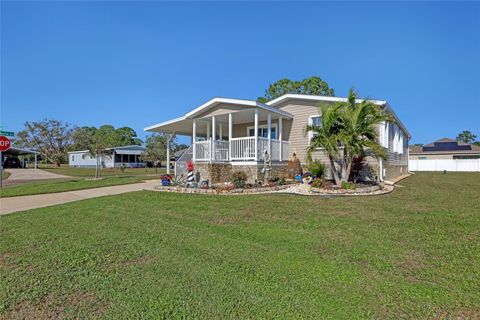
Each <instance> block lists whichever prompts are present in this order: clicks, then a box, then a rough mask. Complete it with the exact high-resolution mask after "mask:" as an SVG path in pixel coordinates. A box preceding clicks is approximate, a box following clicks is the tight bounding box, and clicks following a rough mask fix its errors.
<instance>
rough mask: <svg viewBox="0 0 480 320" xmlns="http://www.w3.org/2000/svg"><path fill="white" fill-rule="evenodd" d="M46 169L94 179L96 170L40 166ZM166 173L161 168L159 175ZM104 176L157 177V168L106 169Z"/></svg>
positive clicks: (103, 172) (65, 166) (66, 166)
mask: <svg viewBox="0 0 480 320" xmlns="http://www.w3.org/2000/svg"><path fill="white" fill-rule="evenodd" d="M39 168H40V169H44V170H47V171H50V172H53V173H58V174H63V175H67V176H72V177H94V176H95V168H73V167H69V166H68V165H62V166H61V167H56V166H53V165H40V166H39ZM162 173H165V168H159V169H158V170H157V175H160V174H162ZM101 175H102V176H134V175H143V176H144V175H155V168H126V169H125V170H124V171H123V172H122V170H120V168H104V169H102V171H101Z"/></svg>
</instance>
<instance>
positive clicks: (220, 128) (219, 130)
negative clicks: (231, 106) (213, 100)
mask: <svg viewBox="0 0 480 320" xmlns="http://www.w3.org/2000/svg"><path fill="white" fill-rule="evenodd" d="M222 137H223V125H222V124H221V123H219V124H218V140H222Z"/></svg>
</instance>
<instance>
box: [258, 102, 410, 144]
mask: <svg viewBox="0 0 480 320" xmlns="http://www.w3.org/2000/svg"><path fill="white" fill-rule="evenodd" d="M289 99H303V100H313V101H329V102H347V100H348V99H347V98H341V97H328V96H314V95H308V94H293V93H289V94H284V95H283V96H281V97H278V98H276V99H273V100H272V101H269V102H267V103H266V104H267V105H269V106H275V105H278V104H279V103H282V102H284V101H286V100H289ZM365 100H366V99H356V100H355V102H357V103H361V102H363V101H365ZM368 100H369V101H371V102H372V103H374V104H376V105H379V106H385V107H386V108H387V110H388V112H390V113H391V114H392V115H393V117H394V118H395V120H396V121H397V123H398V125H399V126H400V127H401V128H402V129H403V131H405V133H406V134H407V135H408V137H409V138H411V137H412V135H411V134H410V132H409V131H408V130H407V127H405V125H404V124H403V123H402V121H400V119H399V118H398V116H397V114H396V113H395V111H393V109H392V107H391V106H390V104H388V102H387V101H386V100H371V99H368Z"/></svg>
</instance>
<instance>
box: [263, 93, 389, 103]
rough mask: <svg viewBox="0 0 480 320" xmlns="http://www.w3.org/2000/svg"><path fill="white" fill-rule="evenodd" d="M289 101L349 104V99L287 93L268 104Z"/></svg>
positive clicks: (380, 101)
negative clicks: (300, 100) (301, 100)
mask: <svg viewBox="0 0 480 320" xmlns="http://www.w3.org/2000/svg"><path fill="white" fill-rule="evenodd" d="M289 99H303V100H313V101H329V102H347V98H341V97H329V96H314V95H309V94H294V93H287V94H284V95H283V96H281V97H278V98H276V99H273V100H271V101H268V102H267V103H266V104H267V105H269V106H275V105H277V104H279V103H282V102H284V101H285V100H289ZM364 100H365V99H356V100H355V102H363V101H364ZM369 100H370V101H371V102H372V103H374V104H377V105H384V104H385V103H387V101H384V100H371V99H369Z"/></svg>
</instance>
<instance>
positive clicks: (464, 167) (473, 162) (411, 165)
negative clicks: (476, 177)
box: [408, 159, 480, 172]
mask: <svg viewBox="0 0 480 320" xmlns="http://www.w3.org/2000/svg"><path fill="white" fill-rule="evenodd" d="M408 169H409V170H410V171H444V170H447V171H465V172H480V159H438V160H427V159H422V160H416V159H415V160H409V161H408Z"/></svg>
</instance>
